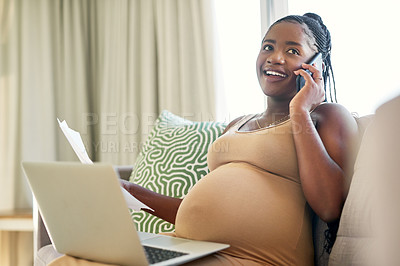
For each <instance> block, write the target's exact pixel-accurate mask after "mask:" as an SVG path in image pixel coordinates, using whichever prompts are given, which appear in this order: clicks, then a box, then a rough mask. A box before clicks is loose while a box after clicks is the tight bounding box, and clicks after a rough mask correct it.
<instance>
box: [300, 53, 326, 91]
mask: <svg viewBox="0 0 400 266" xmlns="http://www.w3.org/2000/svg"><path fill="white" fill-rule="evenodd" d="M314 63H315V66H314V67H316V68H317V69H318V70H319V71H320V72H321V75H322V54H321V53H317V54H316V55H314V56H313V57H312V58H311V59H310V61H308V62H307V63H306V64H309V65H313V64H314ZM305 71H306V72H307V73H308V74H310V75H311V76H312V73H311V72H310V71H309V70H307V69H305ZM305 83H306V80H305V79H304V78H303V77H302V76H301V75H298V76H297V78H296V86H297V91H299V90H300V89H301V88H303V87H304V84H305Z"/></svg>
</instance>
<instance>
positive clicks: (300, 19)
mask: <svg viewBox="0 0 400 266" xmlns="http://www.w3.org/2000/svg"><path fill="white" fill-rule="evenodd" d="M280 22H295V23H299V24H301V25H305V26H306V28H305V34H307V35H308V36H309V37H310V40H311V42H312V45H315V47H316V48H317V50H318V52H320V53H321V54H322V60H323V62H324V65H325V66H324V68H323V70H322V77H323V79H324V90H325V95H326V84H327V82H329V96H330V101H331V102H337V98H336V86H335V77H334V76H333V69H332V63H331V49H332V42H331V34H330V32H329V30H328V28H327V27H326V26H325V24H324V23H323V21H322V19H321V17H320V16H318V15H317V14H314V13H306V14H304V15H303V16H297V15H290V16H286V17H283V18H281V19H279V20H277V21H276V22H275V23H274V24H272V25H271V27H270V28H272V27H273V26H274V25H276V24H278V23H280ZM331 80H332V83H333V89H332V83H331ZM326 100H327V99H326V97H325V101H326Z"/></svg>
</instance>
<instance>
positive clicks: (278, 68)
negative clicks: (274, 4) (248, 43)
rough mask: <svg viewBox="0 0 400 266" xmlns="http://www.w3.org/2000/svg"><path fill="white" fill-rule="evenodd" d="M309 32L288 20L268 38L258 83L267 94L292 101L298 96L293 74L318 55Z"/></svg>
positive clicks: (278, 26) (264, 45)
mask: <svg viewBox="0 0 400 266" xmlns="http://www.w3.org/2000/svg"><path fill="white" fill-rule="evenodd" d="M307 31H309V30H308V28H307V26H305V25H301V24H299V23H292V22H286V21H284V22H280V23H278V24H275V25H274V26H272V27H271V28H270V29H269V31H268V32H267V34H266V35H265V37H264V40H263V43H262V45H261V50H260V53H259V54H258V57H257V63H256V64H257V76H258V81H259V83H260V86H261V88H262V90H263V92H264V93H265V94H266V95H268V96H271V97H279V98H289V99H291V98H293V97H294V95H295V94H296V93H297V89H296V77H297V76H296V75H295V74H294V73H293V71H295V70H297V69H299V68H301V64H302V63H305V62H307V61H309V60H310V59H311V57H312V56H313V55H314V54H315V53H317V48H316V47H315V46H314V45H313V44H312V43H314V41H313V40H312V37H310V35H308V34H306V32H307Z"/></svg>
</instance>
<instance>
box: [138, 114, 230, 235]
mask: <svg viewBox="0 0 400 266" xmlns="http://www.w3.org/2000/svg"><path fill="white" fill-rule="evenodd" d="M225 126H226V125H225V124H224V123H220V122H192V121H189V120H185V119H183V118H181V117H179V116H176V115H174V114H172V113H170V112H168V111H163V112H162V113H161V115H160V116H159V117H158V118H157V120H156V122H155V126H154V128H153V130H152V131H151V132H150V135H149V137H148V139H147V140H146V142H145V144H144V146H143V148H142V150H141V152H140V154H139V156H138V159H137V161H136V164H135V166H134V169H133V171H132V175H131V177H130V181H131V182H133V183H136V184H138V185H141V186H143V187H145V188H147V189H150V190H152V191H155V192H158V193H161V194H163V195H167V196H171V197H177V198H183V197H184V196H185V195H186V194H187V193H188V191H189V190H190V189H191V188H192V187H193V185H194V184H195V183H196V182H197V181H198V180H200V178H202V177H203V176H205V175H206V174H207V173H208V172H209V170H208V167H207V151H208V147H209V146H210V144H211V143H213V142H214V141H215V140H216V139H217V138H218V137H219V136H220V135H221V133H222V131H223V130H224V129H225ZM132 218H133V220H134V222H135V223H136V226H137V229H138V230H139V231H144V232H151V233H159V232H172V231H173V230H174V225H172V224H170V223H168V222H166V221H164V220H162V219H159V218H157V217H156V216H153V215H151V214H148V213H146V212H144V211H139V212H132Z"/></svg>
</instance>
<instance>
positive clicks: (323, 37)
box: [270, 13, 339, 253]
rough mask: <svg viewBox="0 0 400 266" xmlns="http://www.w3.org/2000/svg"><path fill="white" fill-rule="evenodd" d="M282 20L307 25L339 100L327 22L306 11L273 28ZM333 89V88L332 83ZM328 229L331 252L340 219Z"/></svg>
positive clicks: (327, 244) (324, 74) (332, 95)
mask: <svg viewBox="0 0 400 266" xmlns="http://www.w3.org/2000/svg"><path fill="white" fill-rule="evenodd" d="M280 22H294V23H299V24H300V25H305V26H306V27H305V29H304V31H305V34H306V35H308V37H309V40H310V41H311V45H314V46H315V47H316V48H317V50H318V52H320V53H321V54H322V60H323V62H324V65H325V66H324V68H323V70H322V77H323V79H324V90H325V95H326V84H327V81H328V82H329V96H330V101H331V102H333V101H335V102H337V98H336V86H335V78H334V76H333V69H332V63H331V49H332V42H331V34H330V32H329V30H328V29H327V27H326V26H325V24H324V23H323V21H322V19H321V17H320V16H318V15H317V14H314V13H306V14H304V15H303V16H297V15H290V16H286V17H283V18H281V19H279V20H277V21H276V22H275V23H274V24H272V25H271V27H270V28H272V27H273V26H274V25H276V24H278V23H280ZM331 79H332V83H333V89H332V83H331ZM325 101H327V97H326V96H325ZM327 225H328V229H327V230H326V231H325V244H324V250H325V251H326V252H328V253H331V250H332V247H333V244H334V243H335V240H336V234H337V230H338V226H339V222H338V221H334V222H331V223H328V224H327Z"/></svg>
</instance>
